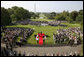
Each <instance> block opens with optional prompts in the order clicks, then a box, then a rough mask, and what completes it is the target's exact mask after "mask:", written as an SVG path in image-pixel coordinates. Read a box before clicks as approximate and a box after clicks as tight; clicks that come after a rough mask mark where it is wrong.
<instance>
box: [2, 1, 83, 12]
mask: <svg viewBox="0 0 84 57" xmlns="http://www.w3.org/2000/svg"><path fill="white" fill-rule="evenodd" d="M35 4H36V12H63V11H64V10H65V11H67V10H68V11H69V12H71V11H74V10H76V11H79V10H80V9H83V1H1V7H4V8H6V9H7V8H11V7H13V6H18V7H23V8H25V9H27V10H29V11H33V12H34V5H35Z"/></svg>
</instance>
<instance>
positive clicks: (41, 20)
mask: <svg viewBox="0 0 84 57" xmlns="http://www.w3.org/2000/svg"><path fill="white" fill-rule="evenodd" d="M31 20H32V21H53V20H51V19H31Z"/></svg>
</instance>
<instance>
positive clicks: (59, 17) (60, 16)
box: [55, 13, 66, 20]
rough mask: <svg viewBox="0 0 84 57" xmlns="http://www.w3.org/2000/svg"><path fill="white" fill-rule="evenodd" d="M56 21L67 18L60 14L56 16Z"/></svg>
mask: <svg viewBox="0 0 84 57" xmlns="http://www.w3.org/2000/svg"><path fill="white" fill-rule="evenodd" d="M55 19H56V20H66V17H65V16H64V15H63V14H62V13H60V14H57V15H56V17H55Z"/></svg>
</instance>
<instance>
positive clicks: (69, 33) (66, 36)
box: [53, 27, 82, 45]
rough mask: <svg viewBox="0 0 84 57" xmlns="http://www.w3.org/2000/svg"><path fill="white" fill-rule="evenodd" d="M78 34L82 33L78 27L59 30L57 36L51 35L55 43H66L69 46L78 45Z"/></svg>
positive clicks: (79, 41) (79, 38) (79, 39)
mask: <svg viewBox="0 0 84 57" xmlns="http://www.w3.org/2000/svg"><path fill="white" fill-rule="evenodd" d="M80 34H82V32H81V31H80V28H79V27H75V28H68V29H59V30H57V34H55V33H53V39H54V41H55V43H63V42H66V41H67V43H68V44H71V45H72V44H80V43H81V37H80Z"/></svg>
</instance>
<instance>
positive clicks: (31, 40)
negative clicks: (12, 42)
mask: <svg viewBox="0 0 84 57" xmlns="http://www.w3.org/2000/svg"><path fill="white" fill-rule="evenodd" d="M65 24H67V25H68V26H67V27H61V26H36V25H29V24H28V25H13V26H6V27H23V28H33V29H34V33H33V34H32V35H31V36H30V37H29V38H28V40H27V43H29V44H37V42H36V40H35V37H34V35H37V34H38V32H41V31H42V32H43V33H44V34H46V35H48V36H49V37H47V38H46V41H45V44H54V40H53V33H56V31H57V30H58V29H67V28H69V27H80V24H70V23H65Z"/></svg>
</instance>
